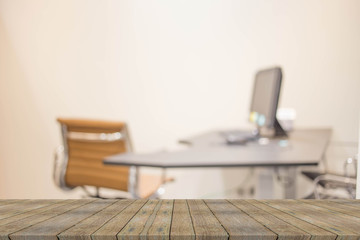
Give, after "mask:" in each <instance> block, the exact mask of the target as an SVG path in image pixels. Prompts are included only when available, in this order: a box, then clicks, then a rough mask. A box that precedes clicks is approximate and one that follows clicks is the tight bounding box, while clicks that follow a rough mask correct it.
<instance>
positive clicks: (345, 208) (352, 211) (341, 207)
mask: <svg viewBox="0 0 360 240" xmlns="http://www.w3.org/2000/svg"><path fill="white" fill-rule="evenodd" d="M301 202H303V203H307V204H311V205H316V206H318V207H322V208H327V209H330V210H333V211H337V212H340V213H343V214H347V215H351V216H354V217H358V218H360V206H349V205H345V204H339V203H336V202H332V201H328V200H319V201H310V200H301Z"/></svg>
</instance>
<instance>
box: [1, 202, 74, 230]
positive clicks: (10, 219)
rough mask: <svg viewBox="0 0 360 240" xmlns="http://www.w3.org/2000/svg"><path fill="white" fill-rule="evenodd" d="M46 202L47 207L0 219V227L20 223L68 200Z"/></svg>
mask: <svg viewBox="0 0 360 240" xmlns="http://www.w3.org/2000/svg"><path fill="white" fill-rule="evenodd" d="M47 201H48V203H49V205H46V206H44V207H40V208H35V209H33V210H30V211H28V212H24V213H20V214H17V215H13V216H11V217H8V218H4V219H0V226H1V225H5V224H8V223H12V222H17V221H20V220H21V219H23V218H27V217H30V216H32V215H36V214H38V213H41V212H44V211H46V210H48V209H51V208H54V207H56V206H60V205H63V204H66V203H67V202H68V200H47ZM72 201H73V200H72ZM54 204H56V205H55V206H54Z"/></svg>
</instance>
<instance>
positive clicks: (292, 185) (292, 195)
mask: <svg viewBox="0 0 360 240" xmlns="http://www.w3.org/2000/svg"><path fill="white" fill-rule="evenodd" d="M284 170H285V178H284V179H283V180H282V181H284V182H283V186H284V198H285V199H296V191H297V188H296V184H297V182H296V180H297V171H296V170H297V168H296V167H288V168H286V169H284Z"/></svg>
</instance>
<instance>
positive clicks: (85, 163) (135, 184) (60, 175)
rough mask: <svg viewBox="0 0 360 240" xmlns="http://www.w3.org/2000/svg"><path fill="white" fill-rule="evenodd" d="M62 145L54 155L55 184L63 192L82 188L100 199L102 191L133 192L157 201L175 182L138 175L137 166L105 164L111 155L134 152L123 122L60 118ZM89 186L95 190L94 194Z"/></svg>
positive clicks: (88, 194)
mask: <svg viewBox="0 0 360 240" xmlns="http://www.w3.org/2000/svg"><path fill="white" fill-rule="evenodd" d="M57 121H58V122H59V123H60V126H61V133H62V140H63V146H61V147H59V148H58V149H57V151H56V154H55V162H54V175H53V177H54V181H55V184H56V185H57V186H58V187H60V188H61V189H63V190H71V189H73V188H75V187H81V188H82V189H83V190H84V191H85V193H86V194H87V196H88V197H100V198H101V196H100V188H107V189H115V190H120V191H123V192H126V193H130V196H131V198H158V197H160V195H161V194H162V193H163V192H164V188H163V185H164V184H165V183H166V182H169V181H172V180H173V179H170V178H166V177H165V172H163V174H162V176H155V175H145V174H139V172H138V169H137V168H136V167H126V166H110V165H104V164H103V158H104V157H106V156H109V155H113V154H118V153H124V152H128V151H132V146H131V140H130V136H129V132H128V129H127V126H126V124H125V123H124V122H109V121H96V120H85V119H64V118H58V119H57ZM88 186H92V187H95V189H96V193H95V194H91V193H90V191H89V190H88Z"/></svg>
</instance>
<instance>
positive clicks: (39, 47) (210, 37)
mask: <svg viewBox="0 0 360 240" xmlns="http://www.w3.org/2000/svg"><path fill="white" fill-rule="evenodd" d="M359 23H360V1H357V0H345V1H343V0H337V1H329V0H322V1H313V0H307V1H289V0H281V1H279V0H278V1H275V0H274V1H260V0H256V1H220V0H219V1H208V0H202V1H161V0H154V1H139V0H137V1H117V0H113V1H109V0H108V1H106V0H102V1H94V0H91V1H90V0H76V1H74V0H61V1H60V0H57V1H55V0H31V1H26V0H23V1H20V0H0V197H1V198H5V197H6V198H55V197H69V196H78V194H77V193H74V194H72V195H65V194H64V193H63V192H61V191H59V190H57V189H56V188H55V186H54V184H53V183H52V180H51V170H52V161H53V150H54V148H55V147H56V146H57V145H59V144H60V133H59V127H58V125H57V124H56V122H55V118H56V117H58V116H64V117H91V118H104V119H117V120H125V121H128V122H129V124H130V130H131V133H132V136H133V140H134V145H135V150H137V151H138V152H147V151H154V150H159V149H163V148H170V149H172V148H175V147H176V146H175V143H176V141H177V139H179V138H181V137H184V136H188V135H192V134H196V133H199V132H201V131H205V130H208V129H212V128H231V127H246V126H248V123H247V111H248V106H249V99H250V94H251V88H252V80H253V75H254V73H255V71H256V70H257V69H259V68H262V67H267V66H272V65H281V66H282V67H283V70H284V77H285V78H284V85H283V94H282V98H281V103H280V106H282V107H293V108H295V109H296V110H297V113H298V117H297V121H296V124H297V126H331V127H333V128H334V135H333V140H334V141H342V142H343V141H346V142H354V141H357V140H358V138H357V133H358V123H359V120H358V116H359V115H358V111H359V109H360V94H359V90H360V67H359V63H360V28H359ZM335 145H336V144H335ZM350 148H351V149H350V150H343V149H342V150H336V151H340V155H341V157H338V155H336V154H333V156H334V157H333V158H334V160H336V159H337V158H340V159H341V158H342V157H343V155H347V154H348V153H351V154H352V151H356V148H355V150H354V148H353V147H351V146H350ZM330 158H331V157H330ZM229 171H230V170H228V171H224V170H219V169H213V170H206V171H201V170H190V171H183V170H177V171H174V172H173V174H174V175H175V176H177V177H178V181H177V183H175V184H173V185H172V186H170V187H169V188H170V189H169V191H168V195H167V197H180V196H184V197H203V196H206V194H207V193H209V192H210V193H215V194H214V195H213V196H222V195H221V194H219V193H221V192H224V191H225V190H226V188H228V187H229V185H225V183H227V182H232V183H233V184H234V182H235V183H236V181H233V180H232V181H231V180H230V181H229V179H226V176H229V175H231V174H232V176H239V178H240V175H241V174H243V173H244V171H239V170H231V171H232V172H231V174H230V173H229ZM210 180H211V181H212V182H215V184H212V185H211V186H209V184H208V182H209V181H210ZM184 189H186V194H184ZM210 197H211V195H210Z"/></svg>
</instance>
